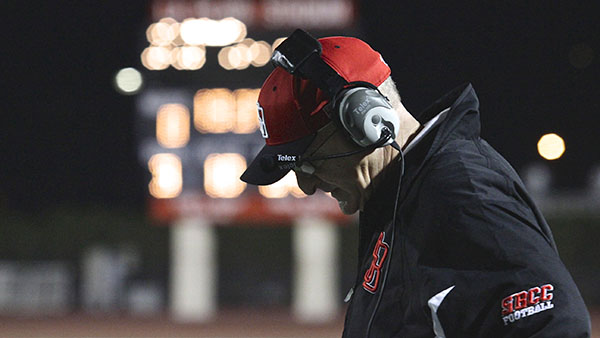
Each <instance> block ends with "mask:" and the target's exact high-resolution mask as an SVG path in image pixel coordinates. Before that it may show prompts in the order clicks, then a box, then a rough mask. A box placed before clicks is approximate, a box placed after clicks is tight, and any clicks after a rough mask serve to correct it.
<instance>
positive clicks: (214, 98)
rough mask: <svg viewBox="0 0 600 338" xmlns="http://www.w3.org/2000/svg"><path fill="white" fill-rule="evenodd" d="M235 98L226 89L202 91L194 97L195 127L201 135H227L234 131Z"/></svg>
mask: <svg viewBox="0 0 600 338" xmlns="http://www.w3.org/2000/svg"><path fill="white" fill-rule="evenodd" d="M234 120H235V98H234V96H233V94H232V92H231V91H230V90H229V89H226V88H216V89H201V90H199V91H198V92H196V95H194V126H195V127H196V129H197V130H198V131H199V132H201V133H217V134H218V133H226V132H228V131H230V130H232V129H233V125H234Z"/></svg>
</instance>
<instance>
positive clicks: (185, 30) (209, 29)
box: [180, 17, 247, 46]
mask: <svg viewBox="0 0 600 338" xmlns="http://www.w3.org/2000/svg"><path fill="white" fill-rule="evenodd" d="M246 34H247V30H246V25H245V24H244V23H243V22H241V21H240V20H237V19H235V18H231V17H229V18H224V19H222V20H211V19H208V18H200V19H185V20H184V21H183V22H182V23H181V26H180V35H181V38H182V39H183V41H184V42H185V43H187V44H190V45H206V46H227V45H230V44H232V43H235V42H239V41H242V40H243V39H244V38H245V37H246Z"/></svg>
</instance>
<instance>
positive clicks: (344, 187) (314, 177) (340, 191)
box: [294, 123, 368, 215]
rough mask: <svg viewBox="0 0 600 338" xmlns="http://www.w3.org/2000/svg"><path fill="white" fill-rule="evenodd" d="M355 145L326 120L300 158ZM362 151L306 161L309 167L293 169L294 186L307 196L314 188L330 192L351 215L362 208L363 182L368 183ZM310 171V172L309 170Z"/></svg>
mask: <svg viewBox="0 0 600 338" xmlns="http://www.w3.org/2000/svg"><path fill="white" fill-rule="evenodd" d="M357 147H358V146H357V145H356V144H354V143H353V142H352V141H351V140H349V139H348V138H346V137H344V134H343V133H342V131H340V130H338V128H337V127H336V126H335V125H334V124H333V123H329V124H328V125H327V126H325V127H323V128H322V129H321V130H320V131H319V132H318V133H317V137H316V138H315V140H314V141H313V142H312V143H311V145H310V146H309V147H308V149H307V150H306V152H305V154H304V155H303V157H305V158H306V157H315V156H318V157H321V156H326V155H332V154H339V153H344V152H348V151H353V150H356V149H357ZM364 156H365V155H364V153H360V154H356V155H352V156H347V157H341V158H335V159H329V160H320V161H319V160H317V161H312V162H311V163H308V164H307V165H308V166H309V167H312V168H314V171H313V170H306V167H304V169H305V170H302V168H298V169H295V170H294V171H295V173H296V179H297V180H298V186H299V187H300V189H302V191H303V192H304V193H305V194H307V195H312V194H314V193H315V191H316V190H317V189H320V190H322V191H325V192H330V193H331V196H333V197H334V198H335V199H336V200H337V201H338V204H339V206H340V209H341V210H342V212H343V213H344V214H346V215H351V214H353V213H355V212H356V211H358V210H359V209H362V207H363V205H364V203H365V198H366V196H365V191H366V189H365V188H366V187H365V184H364V183H365V182H368V179H366V177H365V176H366V175H367V174H368V172H367V170H366V165H365V163H364V162H365V160H364ZM311 172H312V173H311Z"/></svg>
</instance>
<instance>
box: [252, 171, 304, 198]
mask: <svg viewBox="0 0 600 338" xmlns="http://www.w3.org/2000/svg"><path fill="white" fill-rule="evenodd" d="M258 192H259V193H260V194H261V195H263V196H264V197H266V198H284V197H286V196H288V195H289V194H292V196H294V197H297V198H303V197H306V194H304V192H302V190H300V188H299V187H298V184H297V183H296V175H295V174H294V173H293V171H290V172H289V173H288V174H287V175H285V176H284V177H283V178H282V179H281V180H279V181H277V182H275V183H273V184H270V185H261V186H259V187H258Z"/></svg>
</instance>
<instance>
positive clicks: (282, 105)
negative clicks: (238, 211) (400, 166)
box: [240, 36, 391, 185]
mask: <svg viewBox="0 0 600 338" xmlns="http://www.w3.org/2000/svg"><path fill="white" fill-rule="evenodd" d="M319 42H320V43H321V46H322V54H321V58H322V59H323V60H324V61H325V62H326V63H327V64H328V65H329V66H330V67H331V68H333V69H334V70H335V71H336V72H337V73H338V74H339V75H340V76H341V77H343V78H344V79H345V80H346V81H348V82H354V81H364V82H369V83H371V84H373V85H375V86H379V85H380V84H381V83H383V81H385V79H387V78H388V77H389V76H390V74H391V70H390V67H388V65H387V64H386V63H385V61H383V58H382V57H381V54H379V53H378V52H376V51H374V50H373V49H372V48H371V46H369V45H368V44H367V43H365V42H364V41H362V40H360V39H357V38H352V37H342V36H333V37H326V38H321V39H319ZM328 102H329V98H328V97H327V96H326V95H325V93H324V92H323V91H322V90H321V89H319V88H317V86H316V85H315V84H314V83H311V81H309V80H304V79H301V78H299V77H297V76H293V75H291V74H290V73H288V72H287V71H286V70H285V69H283V68H281V67H277V68H275V70H273V72H271V74H270V75H269V77H268V78H267V79H266V80H265V82H264V84H263V86H262V88H261V89H260V94H259V96H258V103H257V105H258V117H259V122H260V127H261V133H262V135H263V137H264V138H265V141H266V145H265V146H264V147H263V148H262V150H261V151H260V152H259V153H258V154H257V155H256V157H255V158H254V160H253V161H252V163H250V165H249V166H248V169H246V171H245V172H244V173H243V174H242V176H241V178H240V179H241V180H242V181H244V182H248V183H250V184H255V185H268V184H272V183H275V182H277V181H278V180H280V179H281V178H282V177H283V176H285V175H286V174H287V173H288V172H289V171H290V169H291V168H292V167H293V161H294V159H297V158H298V156H300V155H302V154H303V153H304V151H305V150H306V149H307V148H308V146H309V145H310V144H311V142H312V141H313V140H314V138H315V136H316V135H317V131H318V130H319V129H320V128H322V127H324V126H325V125H326V124H327V123H328V122H329V121H331V120H330V119H329V117H328V116H327V114H326V113H325V112H324V111H323V107H324V106H325V105H326V104H327V103H328ZM278 156H279V157H280V158H282V157H285V156H287V157H286V161H290V162H289V163H290V164H289V165H274V163H273V161H275V159H276V158H277V157H278Z"/></svg>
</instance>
